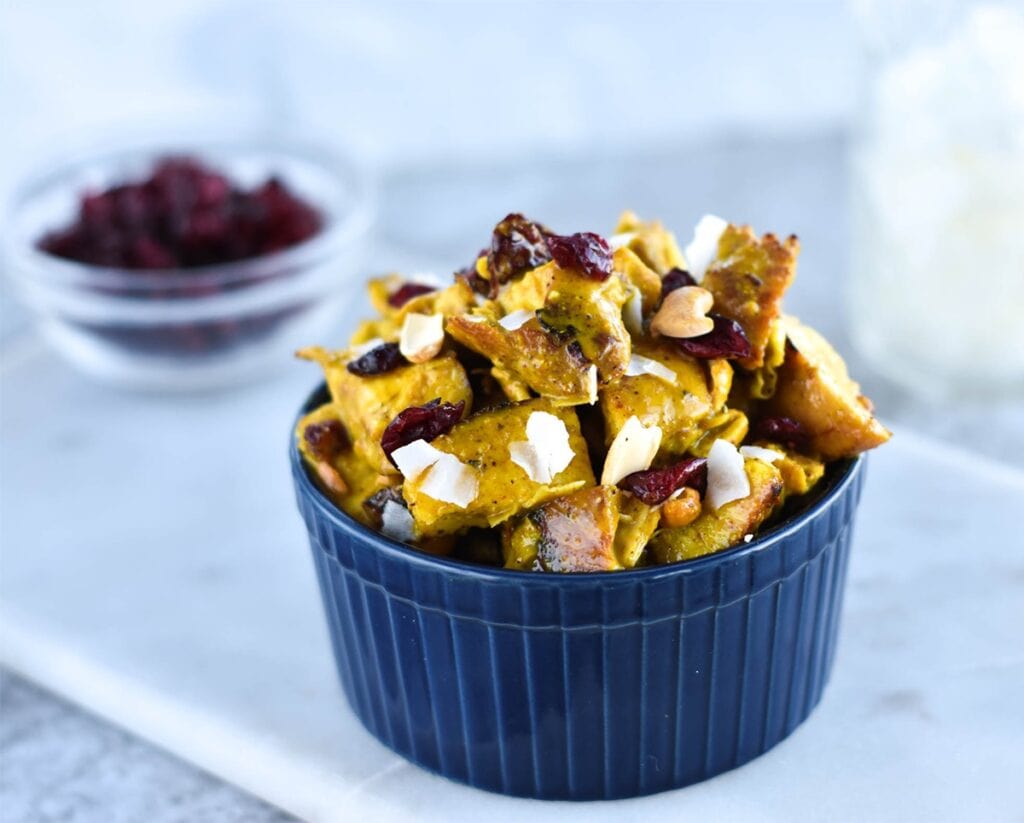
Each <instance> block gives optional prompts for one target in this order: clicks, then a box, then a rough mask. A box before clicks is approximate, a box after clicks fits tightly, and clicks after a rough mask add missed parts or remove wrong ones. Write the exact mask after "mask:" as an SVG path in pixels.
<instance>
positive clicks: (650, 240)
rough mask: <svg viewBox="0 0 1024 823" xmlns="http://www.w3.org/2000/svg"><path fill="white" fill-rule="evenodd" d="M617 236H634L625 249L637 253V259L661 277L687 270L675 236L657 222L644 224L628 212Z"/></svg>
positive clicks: (623, 217) (617, 227) (618, 226)
mask: <svg viewBox="0 0 1024 823" xmlns="http://www.w3.org/2000/svg"><path fill="white" fill-rule="evenodd" d="M615 234H617V235H632V237H629V239H628V241H627V242H626V245H625V248H628V249H629V250H630V251H632V252H634V253H636V255H637V257H639V258H640V259H641V260H643V262H644V263H645V264H646V265H647V266H648V267H649V268H651V269H653V270H654V271H655V272H656V273H657V274H658V275H659V276H661V277H664V276H665V273H666V272H668V271H669V270H670V269H674V268H680V269H685V268H686V261H685V260H684V259H683V253H682V252H681V251H680V250H679V244H678V243H676V238H675V235H674V234H672V232H670V231H668V230H667V229H666V228H665V227H664V226H662V225H661V223H660V222H659V221H657V220H652V221H650V222H644V221H643V220H641V219H640V218H639V217H637V216H636V215H635V214H634V213H633V212H631V211H626V212H623V213H622V216H621V217H619V222H618V225H617V226H616V227H615Z"/></svg>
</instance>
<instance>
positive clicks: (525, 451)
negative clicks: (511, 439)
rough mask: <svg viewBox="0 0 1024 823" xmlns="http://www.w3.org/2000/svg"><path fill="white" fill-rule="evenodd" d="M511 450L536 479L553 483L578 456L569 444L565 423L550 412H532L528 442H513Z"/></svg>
mask: <svg viewBox="0 0 1024 823" xmlns="http://www.w3.org/2000/svg"><path fill="white" fill-rule="evenodd" d="M508 453H509V457H510V458H511V460H512V462H513V463H515V464H516V465H517V466H519V468H521V469H522V470H523V471H525V472H526V474H527V476H528V477H529V478H530V479H531V480H532V481H533V482H534V483H550V482H551V481H552V480H554V479H555V476H556V475H558V474H560V473H561V472H563V471H564V470H565V468H566V467H567V466H568V465H569V464H570V463H571V462H572V459H573V458H574V457H575V456H576V453H575V452H574V451H573V450H572V446H570V445H569V430H568V429H567V428H566V427H565V423H563V422H562V420H561V418H559V417H556V416H555V415H553V414H549V413H548V412H533V413H532V414H531V415H530V417H529V418H528V419H527V421H526V442H523V441H519V442H516V443H510V444H509V447H508Z"/></svg>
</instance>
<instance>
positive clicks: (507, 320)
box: [498, 309, 534, 331]
mask: <svg viewBox="0 0 1024 823" xmlns="http://www.w3.org/2000/svg"><path fill="white" fill-rule="evenodd" d="M533 315H534V313H533V312H532V311H527V310H526V309H519V310H517V311H514V312H512V313H511V314H506V315H505V316H504V317H502V318H501V320H499V321H498V325H499V326H501V327H502V328H503V329H505V330H506V331H515V330H516V329H518V328H520V327H521V326H522V325H524V324H525V323H526V322H527V321H528V320H529V319H530V318H531V317H533Z"/></svg>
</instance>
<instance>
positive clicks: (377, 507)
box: [363, 486, 409, 529]
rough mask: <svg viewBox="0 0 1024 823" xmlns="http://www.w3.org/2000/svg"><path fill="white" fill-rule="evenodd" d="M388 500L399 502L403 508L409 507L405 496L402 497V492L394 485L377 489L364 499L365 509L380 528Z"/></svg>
mask: <svg viewBox="0 0 1024 823" xmlns="http://www.w3.org/2000/svg"><path fill="white" fill-rule="evenodd" d="M388 502H391V503H397V504H398V505H399V506H401V507H402V508H403V509H407V508H409V507H408V506H407V505H406V503H405V498H404V497H402V492H401V491H399V490H398V489H396V488H395V487H393V486H389V487H387V488H385V489H377V491H375V492H374V493H373V494H371V495H370V496H369V497H367V498H366V499H365V500H364V501H363V509H364V511H365V512H366V514H367V516H368V517H369V518H370V519H371V520H373V521H374V522H375V523H376V526H377V528H378V529H379V528H380V527H381V524H382V522H383V519H384V506H386V505H387V504H388Z"/></svg>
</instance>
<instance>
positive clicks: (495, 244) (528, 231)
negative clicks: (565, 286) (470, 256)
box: [487, 214, 551, 290]
mask: <svg viewBox="0 0 1024 823" xmlns="http://www.w3.org/2000/svg"><path fill="white" fill-rule="evenodd" d="M548 234H549V232H548V230H547V229H545V228H544V227H543V226H541V225H540V224H539V223H534V222H533V221H532V220H528V219H527V218H525V217H523V215H521V214H510V215H508V216H506V217H505V219H504V220H502V221H501V222H500V223H498V225H497V226H495V227H494V233H493V234H492V235H491V249H490V251H489V252H488V253H487V270H488V271H489V272H490V274H491V283H492V286H491V289H492V290H494V289H495V287H496V286H497V285H498V284H501V283H507V282H508V281H509V280H512V279H514V278H516V277H518V276H519V275H521V274H524V273H525V272H528V271H529V270H530V269H535V268H537V266H540V265H542V264H544V263H547V262H548V260H550V259H551V252H550V251H549V250H548V244H547V236H548Z"/></svg>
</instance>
